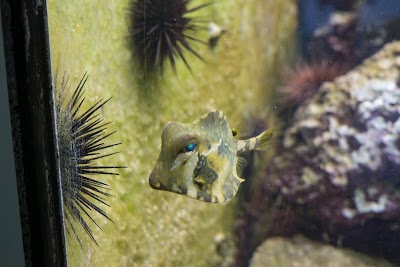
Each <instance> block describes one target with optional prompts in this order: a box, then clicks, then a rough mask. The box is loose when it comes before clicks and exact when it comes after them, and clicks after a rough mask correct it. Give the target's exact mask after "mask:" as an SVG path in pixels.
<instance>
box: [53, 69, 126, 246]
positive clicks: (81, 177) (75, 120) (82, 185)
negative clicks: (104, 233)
mask: <svg viewBox="0 0 400 267" xmlns="http://www.w3.org/2000/svg"><path fill="white" fill-rule="evenodd" d="M86 80H87V75H86V74H85V75H84V76H83V77H82V79H81V81H80V83H79V84H78V86H77V87H76V89H75V91H74V93H73V95H72V97H71V98H70V99H69V100H68V101H65V100H64V94H65V93H66V92H65V91H66V89H69V85H68V78H66V77H65V75H64V76H63V78H62V79H61V84H58V81H57V75H56V79H55V81H56V82H55V87H56V89H57V90H58V101H57V110H56V112H57V129H58V141H59V150H60V163H61V164H60V166H61V175H62V177H61V180H62V191H63V203H64V216H65V219H66V223H67V226H66V231H67V233H68V234H69V235H70V234H71V232H72V233H73V234H74V235H75V237H76V238H77V240H78V242H79V243H80V244H81V246H82V242H81V240H80V238H79V235H78V233H77V231H76V228H75V222H77V223H78V224H80V226H81V227H82V228H83V229H84V231H85V232H86V233H87V234H88V236H89V237H90V239H91V240H93V241H94V242H95V243H96V244H97V242H96V240H95V238H94V236H93V233H92V230H91V229H90V226H89V224H88V223H87V222H86V221H85V217H86V218H89V220H90V221H92V222H93V223H94V224H95V225H96V226H97V227H99V228H100V226H99V225H98V224H97V223H96V221H95V220H94V218H93V214H91V213H93V212H97V213H99V214H101V215H102V216H104V217H105V218H107V219H108V220H110V221H111V219H110V217H109V216H108V215H107V213H106V212H105V211H104V210H103V209H102V208H101V205H106V206H108V204H107V202H106V197H110V196H111V194H109V193H108V190H110V189H109V186H108V184H106V183H104V182H101V181H98V180H97V179H96V178H95V177H93V176H94V175H118V173H115V172H111V171H108V170H109V169H116V168H123V167H119V166H108V165H98V164H97V162H98V160H99V159H102V158H106V157H108V156H111V155H114V154H116V153H118V152H113V153H103V150H105V149H107V148H111V147H114V146H117V145H119V143H114V144H107V143H106V139H107V138H108V137H109V136H110V135H112V134H114V133H115V132H111V133H107V132H106V128H107V125H108V124H109V122H108V123H104V122H103V118H102V117H101V116H100V115H99V114H97V112H98V111H99V109H100V108H102V107H103V106H104V105H105V104H106V103H107V102H108V101H109V99H108V100H99V101H98V102H97V103H96V104H94V105H93V106H91V107H90V108H89V109H87V110H85V111H82V104H83V102H84V100H85V97H84V96H83V95H84V92H85V91H84V90H83V87H84V85H85V83H86ZM100 229H101V228H100Z"/></svg>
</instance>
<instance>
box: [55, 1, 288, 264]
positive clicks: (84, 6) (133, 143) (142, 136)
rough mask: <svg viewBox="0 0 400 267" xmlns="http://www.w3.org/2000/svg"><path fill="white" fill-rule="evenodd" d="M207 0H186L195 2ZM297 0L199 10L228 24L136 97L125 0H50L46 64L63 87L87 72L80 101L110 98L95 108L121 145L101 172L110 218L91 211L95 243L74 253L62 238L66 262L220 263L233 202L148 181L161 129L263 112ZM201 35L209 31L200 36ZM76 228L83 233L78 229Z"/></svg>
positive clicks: (229, 233) (283, 57) (228, 235)
mask: <svg viewBox="0 0 400 267" xmlns="http://www.w3.org/2000/svg"><path fill="white" fill-rule="evenodd" d="M202 2H206V1H200V0H198V1H194V2H193V3H192V4H193V5H197V4H201V3H202ZM295 3H296V1H294V0H290V1H261V2H260V1H257V0H249V1H245V0H242V1H217V2H215V3H213V4H212V5H210V6H209V7H207V8H205V9H203V10H201V11H199V14H196V15H199V16H201V17H202V18H209V20H210V21H214V22H216V23H217V24H219V25H221V26H223V27H224V28H226V29H227V32H226V33H225V34H224V35H223V36H222V37H221V39H220V40H219V43H218V45H217V47H216V49H215V51H210V50H209V49H208V47H207V46H205V45H201V44H194V47H195V48H196V49H197V51H198V52H199V54H200V55H202V57H204V59H205V61H206V62H205V63H204V62H202V61H200V60H199V59H197V58H196V57H195V56H193V55H191V54H190V53H186V57H187V60H188V61H189V63H190V66H191V69H192V71H193V73H191V72H190V71H189V70H187V69H186V67H185V65H184V64H183V62H181V61H179V62H178V64H177V66H176V67H177V74H175V73H174V72H173V70H172V69H171V68H170V66H168V68H166V71H165V72H164V77H163V78H162V79H160V81H158V83H155V84H154V88H150V89H151V90H150V91H148V92H146V96H144V95H143V90H142V89H141V88H140V82H139V81H138V79H137V77H138V75H137V73H136V72H135V68H136V66H132V57H133V55H132V54H131V52H130V50H129V49H128V19H127V16H128V6H129V3H128V1H122V0H115V1H84V2H82V1H77V0H71V1H57V0H50V1H48V13H49V30H50V44H51V55H52V65H53V69H56V68H59V69H61V70H63V71H64V70H65V71H67V73H68V74H69V75H70V80H71V84H75V83H76V82H77V81H79V79H80V77H81V76H82V74H83V73H84V72H85V71H87V72H88V73H89V79H88V82H87V85H86V98H87V103H86V105H88V106H89V105H90V104H93V103H95V102H96V101H98V100H99V99H100V98H108V97H112V100H111V101H110V102H109V103H107V105H106V106H105V107H104V108H103V109H102V112H103V117H104V118H105V119H106V120H108V121H113V123H112V124H111V125H110V127H109V129H110V131H114V130H115V131H117V133H116V134H115V135H114V136H112V137H110V142H122V143H123V144H122V146H121V148H120V149H121V150H122V153H120V154H118V155H116V156H113V157H111V158H109V159H108V160H107V164H108V165H117V166H118V165H122V166H127V167H128V168H127V169H124V170H121V171H120V176H119V177H116V178H114V177H109V178H107V179H106V181H105V182H107V183H109V184H110V187H111V188H112V189H113V191H112V194H113V195H114V196H115V197H113V198H111V199H110V200H109V202H110V205H111V208H110V209H106V211H107V212H108V213H109V215H110V217H111V218H112V219H113V221H114V222H115V223H110V222H108V221H107V220H106V219H104V218H101V217H100V216H95V217H96V221H98V222H99V224H100V226H101V227H102V229H103V230H102V231H101V230H99V229H97V228H96V227H95V226H93V227H92V229H93V231H94V236H95V238H96V240H97V241H98V243H99V247H96V246H95V245H93V244H91V243H90V242H88V240H86V241H87V242H85V243H86V248H85V250H81V248H80V247H79V245H78V244H76V243H74V242H73V240H70V242H68V244H69V245H68V255H69V260H70V264H71V266H79V265H91V266H187V265H188V263H190V266H222V265H221V262H222V261H223V257H226V255H223V256H221V255H219V254H218V253H217V252H216V248H215V242H214V238H215V237H216V236H217V235H218V234H220V233H223V234H224V236H225V237H226V238H227V239H232V238H234V237H232V225H233V214H234V209H235V207H236V203H235V202H236V201H237V200H233V201H231V202H228V203H226V204H218V205H213V204H209V203H202V202H199V201H196V200H191V199H188V198H186V197H184V196H178V195H175V194H171V193H168V192H160V191H156V190H153V189H151V188H150V186H149V185H148V176H149V175H150V172H151V170H152V168H153V165H154V163H155V162H156V160H157V156H158V154H159V149H160V144H161V138H160V134H161V131H162V128H163V126H164V125H165V123H167V122H168V121H172V120H174V121H180V122H183V123H187V122H190V121H193V120H194V119H196V118H198V117H199V116H200V115H202V114H204V113H206V112H208V111H210V110H213V109H219V110H222V111H223V112H224V113H225V114H226V116H227V117H228V118H230V121H232V123H231V124H232V126H233V127H234V126H235V123H234V122H235V121H236V122H237V124H239V123H240V121H239V120H240V118H241V117H242V114H243V112H246V111H248V110H249V109H254V107H256V108H260V109H263V108H265V109H268V108H269V109H270V108H271V106H270V105H271V102H272V101H271V99H273V96H274V90H273V88H274V86H275V83H276V81H277V79H278V76H279V72H280V68H281V65H282V63H283V62H284V61H286V60H287V59H288V58H290V55H291V52H290V51H291V50H290V47H292V45H291V42H292V41H293V36H294V31H295V27H296V23H295V22H296V17H295V15H296V14H295V13H296V9H295V6H296V5H295ZM198 37H199V38H201V39H203V40H205V39H206V38H207V33H206V32H203V33H199V36H198ZM80 234H82V233H80Z"/></svg>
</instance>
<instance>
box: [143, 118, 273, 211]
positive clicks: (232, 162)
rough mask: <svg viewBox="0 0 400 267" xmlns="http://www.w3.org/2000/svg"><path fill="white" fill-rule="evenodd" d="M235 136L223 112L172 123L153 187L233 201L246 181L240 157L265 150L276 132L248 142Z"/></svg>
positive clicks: (167, 128)
mask: <svg viewBox="0 0 400 267" xmlns="http://www.w3.org/2000/svg"><path fill="white" fill-rule="evenodd" d="M234 135H235V131H232V130H231V129H230V128H229V124H228V121H227V120H226V117H225V116H224V114H223V113H222V112H221V111H212V112H209V113H207V114H205V115H204V116H202V117H201V118H199V119H197V120H195V121H194V122H192V123H189V124H182V123H179V122H168V123H167V124H166V125H165V127H164V129H163V132H162V135H161V139H162V145H161V153H160V155H159V157H158V160H157V163H156V165H155V167H154V169H153V171H152V173H151V174H150V178H149V183H150V186H151V187H152V188H154V189H158V190H165V191H170V192H175V193H178V194H182V195H186V196H188V197H191V198H194V199H198V200H202V201H206V202H214V203H216V202H225V201H228V200H230V199H232V198H233V197H234V196H235V194H236V192H237V190H238V188H239V185H240V183H241V182H243V181H244V179H242V178H240V177H239V176H238V174H237V172H238V171H237V167H240V166H238V165H241V164H240V162H241V157H239V156H238V155H239V154H240V153H243V152H245V151H249V150H265V149H266V148H267V147H268V144H269V143H270V141H271V138H272V131H271V130H267V131H265V132H263V133H261V134H260V135H258V136H256V137H252V138H250V139H247V140H238V139H236V138H235V137H234Z"/></svg>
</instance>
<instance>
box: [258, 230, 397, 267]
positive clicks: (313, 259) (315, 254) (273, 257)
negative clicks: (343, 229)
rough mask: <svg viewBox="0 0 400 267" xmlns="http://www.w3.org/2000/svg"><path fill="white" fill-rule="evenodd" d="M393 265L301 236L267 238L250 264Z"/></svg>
mask: <svg viewBox="0 0 400 267" xmlns="http://www.w3.org/2000/svg"><path fill="white" fill-rule="evenodd" d="M265 266H274V267H286V266H293V267H297V266H298V267H300V266H307V267H353V266H358V267H380V266H381V267H392V266H393V265H392V264H391V263H389V262H387V261H384V260H381V259H374V258H371V257H368V256H366V255H363V254H361V253H357V252H354V251H351V250H348V249H340V248H335V247H333V246H329V245H323V244H320V243H317V242H313V241H311V240H308V239H306V238H304V237H302V236H295V237H294V238H291V239H284V238H280V237H275V238H270V239H267V240H266V241H265V242H264V243H263V244H262V245H260V246H259V247H258V248H257V251H256V253H255V254H254V256H253V258H252V260H251V264H250V267H265Z"/></svg>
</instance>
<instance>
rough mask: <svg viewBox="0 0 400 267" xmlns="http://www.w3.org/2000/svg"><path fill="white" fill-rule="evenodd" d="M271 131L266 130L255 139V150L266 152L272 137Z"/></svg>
mask: <svg viewBox="0 0 400 267" xmlns="http://www.w3.org/2000/svg"><path fill="white" fill-rule="evenodd" d="M273 133H274V132H273V130H272V129H268V130H266V131H264V132H262V133H261V134H259V135H258V136H257V137H256V139H257V147H256V148H255V149H256V150H267V149H268V147H269V144H270V143H271V140H272V136H273Z"/></svg>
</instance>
